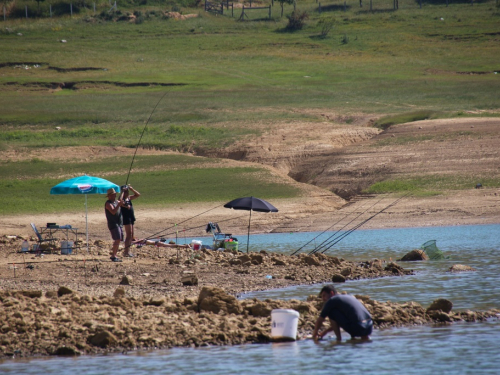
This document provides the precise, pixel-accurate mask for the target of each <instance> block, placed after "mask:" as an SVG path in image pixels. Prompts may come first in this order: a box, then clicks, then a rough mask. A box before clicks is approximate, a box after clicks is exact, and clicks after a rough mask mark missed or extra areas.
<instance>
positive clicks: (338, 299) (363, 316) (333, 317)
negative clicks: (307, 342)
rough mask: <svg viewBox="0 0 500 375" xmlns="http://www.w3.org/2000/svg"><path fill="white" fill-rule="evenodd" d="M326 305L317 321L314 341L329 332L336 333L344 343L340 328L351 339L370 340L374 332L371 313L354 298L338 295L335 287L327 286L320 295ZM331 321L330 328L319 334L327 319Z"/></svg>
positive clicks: (338, 339) (338, 338)
mask: <svg viewBox="0 0 500 375" xmlns="http://www.w3.org/2000/svg"><path fill="white" fill-rule="evenodd" d="M319 294H320V296H321V298H322V299H323V301H324V302H325V304H324V305H323V310H321V314H320V315H319V318H318V320H316V326H315V327H314V332H313V339H314V341H315V342H316V341H318V340H319V339H321V338H323V337H324V336H325V335H326V334H327V333H328V332H332V331H333V332H334V333H335V336H337V341H342V336H341V334H340V328H342V329H343V330H344V331H346V332H347V333H349V334H350V335H351V339H354V338H355V337H361V339H362V340H369V339H370V337H369V336H370V335H371V333H372V330H373V321H372V317H371V315H370V313H369V312H368V310H367V309H366V307H365V306H363V304H362V303H361V302H360V301H358V300H357V299H356V298H355V297H354V296H350V295H347V294H337V291H336V290H335V287H334V286H333V285H325V286H324V287H323V288H322V289H321V292H320V293H319ZM327 317H328V318H329V319H330V328H328V329H325V330H324V331H322V332H319V330H320V328H321V326H322V325H323V322H324V321H325V319H326V318H327Z"/></svg>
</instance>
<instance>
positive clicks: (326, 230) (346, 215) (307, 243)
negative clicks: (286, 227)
mask: <svg viewBox="0 0 500 375" xmlns="http://www.w3.org/2000/svg"><path fill="white" fill-rule="evenodd" d="M365 203H366V202H363V203H362V205H361V207H363V206H364V204H365ZM361 207H360V208H361ZM356 210H357V207H355V208H354V210H352V211H351V212H349V213H348V214H345V215H344V216H343V217H342V218H341V219H340V220H339V221H337V222H335V223H334V224H332V225H330V226H329V227H328V228H326V229H325V230H324V231H323V232H321V233H320V234H318V235H317V236H316V237H314V238H313V239H311V240H310V241H308V242H306V243H305V244H304V245H302V246H301V247H299V248H298V249H297V250H295V251H294V252H293V253H292V254H291V255H295V254H297V253H298V252H299V251H300V250H302V249H303V248H304V247H306V246H307V245H309V244H310V243H311V242H313V241H315V240H316V239H317V238H318V237H319V236H321V235H323V234H324V233H326V232H328V231H329V230H330V229H331V228H333V227H334V226H335V225H337V224H338V223H340V222H341V221H342V220H344V219H345V218H346V217H348V216H350V215H352V214H353V213H354V212H355V211H356ZM316 247H317V246H316V243H315V244H314V248H316Z"/></svg>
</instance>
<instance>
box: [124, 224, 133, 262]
mask: <svg viewBox="0 0 500 375" xmlns="http://www.w3.org/2000/svg"><path fill="white" fill-rule="evenodd" d="M124 227H125V249H124V250H123V255H124V256H128V254H129V253H130V247H131V246H132V238H134V226H133V225H132V224H128V225H124Z"/></svg>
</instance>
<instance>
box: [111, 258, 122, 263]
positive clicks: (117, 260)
mask: <svg viewBox="0 0 500 375" xmlns="http://www.w3.org/2000/svg"><path fill="white" fill-rule="evenodd" d="M109 259H111V261H112V262H121V261H122V260H121V259H119V258H117V257H111V258H109Z"/></svg>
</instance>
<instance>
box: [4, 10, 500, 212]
mask: <svg viewBox="0 0 500 375" xmlns="http://www.w3.org/2000/svg"><path fill="white" fill-rule="evenodd" d="M13 4H17V5H15V6H16V7H18V8H19V7H21V9H22V4H24V3H22V2H19V3H8V8H9V9H10V13H9V17H7V20H6V21H4V22H3V21H2V28H1V29H0V50H1V51H2V53H1V54H0V101H1V103H2V105H1V107H0V130H1V132H0V151H1V150H3V151H9V150H16V149H18V150H21V149H26V148H28V149H31V148H39V147H60V146H78V145H112V146H126V147H135V146H136V144H137V141H138V139H139V137H140V135H141V132H142V131H143V129H144V124H145V122H146V121H147V119H148V118H149V116H150V115H151V111H152V109H153V108H154V107H155V105H157V104H158V107H157V109H156V110H155V111H154V113H153V115H152V117H151V120H150V123H149V124H148V127H147V129H146V131H145V133H144V137H143V139H142V141H141V145H142V146H144V147H153V148H158V149H172V150H180V151H186V150H201V149H212V148H221V147H225V146H227V145H229V144H231V143H233V142H234V141H235V140H236V139H244V138H245V137H249V138H251V137H256V136H258V135H259V134H260V133H261V132H262V131H265V130H268V129H270V128H272V126H273V124H274V123H277V122H282V121H295V120H304V121H310V122H314V121H323V119H321V118H319V117H318V115H317V113H318V112H317V111H316V112H313V111H311V112H309V111H308V109H311V108H312V109H320V110H321V109H328V110H330V111H334V112H336V113H339V114H346V115H348V114H352V113H362V114H375V115H387V116H390V117H387V118H386V120H387V121H388V122H391V121H394V118H396V119H398V118H399V119H405V118H408V117H410V118H412V117H414V116H413V114H415V113H420V114H421V113H424V114H429V113H430V114H432V116H438V117H439V116H442V117H447V116H456V115H464V114H465V113H468V112H471V111H473V112H475V113H476V115H497V113H498V109H499V108H500V96H499V95H498V87H499V79H500V74H497V73H498V72H499V71H500V65H499V62H498V56H499V55H500V48H499V45H498V38H499V35H500V11H499V8H498V6H497V4H496V2H495V1H482V2H477V3H474V5H473V6H471V5H470V3H468V2H453V3H450V4H449V6H446V2H424V3H423V6H422V8H420V6H419V3H418V2H413V1H412V2H410V1H408V2H403V1H400V2H399V9H398V10H393V6H394V2H393V1H387V0H384V1H373V2H372V9H373V11H370V3H369V2H367V1H365V2H363V7H360V6H359V2H354V1H351V2H349V3H346V8H345V11H344V4H343V3H342V2H339V1H337V2H331V3H321V12H320V11H319V10H320V9H319V4H318V3H316V2H315V1H299V2H297V12H306V13H307V15H308V17H307V18H306V19H305V20H304V22H305V23H304V26H303V27H302V29H300V30H297V31H294V32H290V31H289V30H288V29H287V25H288V22H289V21H288V18H287V17H286V16H290V14H291V13H292V11H293V6H292V5H288V4H285V6H284V15H285V16H284V17H280V13H281V9H280V5H279V3H278V2H275V3H274V6H273V7H272V18H271V19H270V20H268V19H265V17H266V16H267V13H266V12H267V11H266V10H262V12H261V13H259V12H260V11H255V12H254V13H250V12H249V13H248V14H249V18H245V19H244V20H243V21H241V20H238V18H239V15H240V13H241V9H240V8H237V7H236V8H234V14H235V17H230V16H228V15H222V16H221V15H216V14H212V13H207V12H204V10H203V4H200V6H198V7H196V8H189V7H188V6H192V5H193V4H188V3H178V2H172V3H161V4H160V3H159V4H157V5H156V4H153V3H149V4H146V5H142V6H141V5H134V3H132V2H129V3H125V2H119V3H118V12H111V13H109V12H108V10H109V8H110V7H109V3H108V2H100V3H98V4H97V11H96V13H95V15H94V12H93V7H92V4H93V3H89V2H87V3H84V2H82V3H79V5H78V4H76V3H75V4H76V5H78V7H75V13H74V14H73V17H70V16H69V15H63V16H60V17H55V16H54V17H52V18H50V17H49V16H48V13H47V8H48V6H49V5H52V6H53V7H55V5H56V3H55V2H52V3H51V2H50V1H45V2H41V3H40V7H41V13H40V15H41V17H39V18H34V17H32V16H30V17H29V18H28V19H26V18H23V17H22V16H19V15H17V18H15V16H16V13H15V12H14V11H13V9H14V5H13ZM26 4H29V6H30V8H33V9H35V8H34V7H36V5H37V4H36V3H35V2H29V3H26ZM57 4H59V5H58V6H62V5H61V3H57ZM62 4H67V3H62ZM268 4H269V3H266V2H262V3H254V6H255V5H260V6H264V5H268ZM76 8H78V9H77V10H76ZM172 10H175V11H180V12H181V13H182V14H184V15H186V14H196V15H197V17H193V18H188V19H186V20H178V19H174V18H172V17H169V16H168V15H165V14H166V13H165V12H167V11H172ZM63 13H64V12H63ZM134 14H135V15H134ZM161 98H163V99H161ZM160 99H161V100H160ZM159 101H160V102H159ZM158 102H159V103H158ZM408 114H410V115H408ZM426 116H427V115H426ZM416 118H419V117H418V116H417V117H416ZM424 118H426V117H425V116H424ZM396 121H398V120H396ZM399 121H401V120H399ZM257 124H258V126H257ZM263 124H264V125H263ZM379 125H380V126H382V127H383V126H386V125H384V123H383V121H382V123H381V124H379ZM56 127H60V128H61V129H60V130H57V129H56ZM101 165H102V163H101V162H98V163H97V164H96V166H101ZM53 167H54V168H56V167H55V166H53ZM68 168H69V169H71V168H70V167H68ZM122 168H125V169H126V167H122ZM0 169H1V170H2V171H3V172H2V183H3V184H7V185H5V186H11V185H12V186H15V184H14V182H16V181H17V182H16V183H18V182H19V181H20V179H19V177H18V176H16V173H15V171H17V170H22V168H21V167H19V165H18V164H17V163H14V162H11V163H9V164H7V163H6V162H5V161H3V162H2V161H0ZM91 169H93V170H94V171H95V172H96V173H97V174H99V172H103V171H100V170H99V168H97V169H96V168H91ZM12 171H14V173H13V172H12ZM4 173H5V174H4ZM214 173H215V172H214ZM123 174H125V170H123ZM215 174H217V173H215ZM200 176H201V175H200ZM30 178H35V177H33V176H32V177H30ZM30 178H28V179H27V180H29V179H30ZM36 178H38V177H36ZM203 178H205V177H203ZM27 180H26V178H24V179H23V180H22V181H27ZM235 180H238V179H236V178H235ZM50 183H52V182H50ZM8 184H11V185H8ZM241 188H242V189H243V190H244V185H242V187H241ZM32 192H33V190H30V189H28V190H26V194H28V195H29V194H31V193H32ZM292 195H293V194H292ZM183 199H188V200H189V199H191V198H189V194H188V197H187V198H183ZM193 199H194V198H193ZM13 210H14V211H15V209H13Z"/></svg>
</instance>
